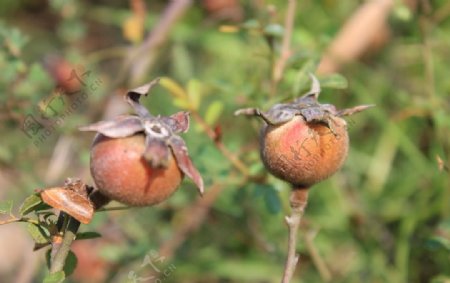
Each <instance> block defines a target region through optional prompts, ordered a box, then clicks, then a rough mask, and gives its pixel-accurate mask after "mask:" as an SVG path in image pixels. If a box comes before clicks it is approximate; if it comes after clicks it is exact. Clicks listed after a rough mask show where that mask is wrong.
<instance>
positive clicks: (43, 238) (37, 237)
mask: <svg viewBox="0 0 450 283" xmlns="http://www.w3.org/2000/svg"><path fill="white" fill-rule="evenodd" d="M27 230H28V233H29V234H30V236H31V237H32V238H33V240H34V241H35V242H36V244H45V243H47V242H49V241H50V239H49V238H50V233H49V232H48V230H47V229H46V228H44V226H42V225H36V224H33V223H28V225H27Z"/></svg>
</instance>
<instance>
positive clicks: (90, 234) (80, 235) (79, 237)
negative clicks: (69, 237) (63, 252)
mask: <svg viewBox="0 0 450 283" xmlns="http://www.w3.org/2000/svg"><path fill="white" fill-rule="evenodd" d="M101 236H102V235H101V234H100V233H97V232H93V231H90V232H81V233H78V234H77V238H76V239H77V240H87V239H95V238H100V237H101Z"/></svg>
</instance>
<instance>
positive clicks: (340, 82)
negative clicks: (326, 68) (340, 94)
mask: <svg viewBox="0 0 450 283" xmlns="http://www.w3.org/2000/svg"><path fill="white" fill-rule="evenodd" d="M320 86H321V87H322V88H334V89H346V88H347V87H348V81H347V79H346V78H345V77H344V76H342V75H340V74H332V75H329V76H327V77H325V78H323V79H321V80H320Z"/></svg>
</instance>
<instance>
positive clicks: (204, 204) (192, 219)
mask: <svg viewBox="0 0 450 283" xmlns="http://www.w3.org/2000/svg"><path fill="white" fill-rule="evenodd" d="M223 188H224V186H223V185H221V184H214V185H213V186H212V187H210V188H209V189H208V190H206V191H207V192H206V193H205V194H204V195H203V197H202V198H200V199H198V200H197V201H196V202H195V203H193V204H192V205H191V206H189V207H188V208H186V209H185V210H184V212H183V213H182V214H183V215H185V216H186V217H185V219H184V221H182V224H181V226H179V227H177V229H176V230H175V231H174V233H173V234H174V236H173V237H172V238H171V239H169V240H167V241H166V242H164V243H163V244H162V245H161V248H160V249H159V254H160V255H162V256H165V257H168V258H170V257H172V255H173V254H174V252H175V251H176V250H177V249H178V247H180V246H181V244H182V243H183V242H184V241H185V240H186V238H187V237H188V236H189V235H190V234H191V233H192V232H193V231H195V230H197V229H198V228H199V227H201V225H202V224H203V222H204V221H205V219H206V217H207V216H208V212H209V211H210V209H211V207H212V206H213V204H214V202H215V201H216V200H217V198H218V197H219V196H220V194H221V193H222V190H223Z"/></svg>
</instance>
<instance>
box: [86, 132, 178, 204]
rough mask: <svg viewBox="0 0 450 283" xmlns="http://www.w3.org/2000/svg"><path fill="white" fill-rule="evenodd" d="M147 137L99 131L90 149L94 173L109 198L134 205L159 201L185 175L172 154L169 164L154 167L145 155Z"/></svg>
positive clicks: (100, 188)
mask: <svg viewBox="0 0 450 283" xmlns="http://www.w3.org/2000/svg"><path fill="white" fill-rule="evenodd" d="M144 150H145V137H144V135H143V134H136V135H133V136H130V137H125V138H108V137H106V136H104V135H101V134H98V135H97V136H96V137H95V139H94V143H93V145H92V149H91V174H92V177H93V178H94V181H95V184H96V185H97V188H98V189H99V190H100V191H101V192H102V193H103V194H105V195H106V196H107V197H109V198H111V199H114V200H118V201H120V202H122V203H125V204H127V205H132V206H145V205H152V204H156V203H159V202H161V201H163V200H165V199H167V198H168V197H169V196H170V195H172V194H173V193H174V192H175V191H176V189H177V188H178V186H179V185H180V183H181V181H182V179H183V174H182V172H181V171H180V169H179V168H178V166H177V163H176V161H175V159H174V157H173V155H172V153H170V155H169V162H168V164H167V167H161V168H153V167H152V166H151V165H150V164H149V163H148V162H147V160H145V158H144V157H143V153H144Z"/></svg>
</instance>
